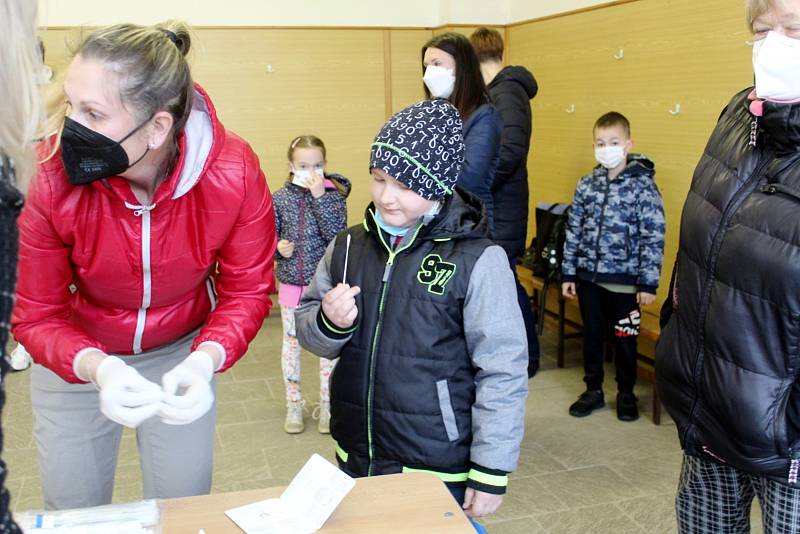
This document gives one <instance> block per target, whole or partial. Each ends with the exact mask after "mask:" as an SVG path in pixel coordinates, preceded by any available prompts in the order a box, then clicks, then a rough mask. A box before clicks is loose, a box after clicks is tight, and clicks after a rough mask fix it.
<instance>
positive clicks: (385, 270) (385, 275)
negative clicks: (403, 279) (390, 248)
mask: <svg viewBox="0 0 800 534" xmlns="http://www.w3.org/2000/svg"><path fill="white" fill-rule="evenodd" d="M394 257H395V253H394V252H391V253H389V259H388V260H386V267H384V268H383V279H382V282H384V283H386V281H387V280H389V271H391V270H392V265H393V264H394Z"/></svg>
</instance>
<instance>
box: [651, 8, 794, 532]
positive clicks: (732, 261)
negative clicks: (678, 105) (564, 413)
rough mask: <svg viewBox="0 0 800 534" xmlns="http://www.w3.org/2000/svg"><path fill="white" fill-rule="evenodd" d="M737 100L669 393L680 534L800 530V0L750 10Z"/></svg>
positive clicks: (690, 235) (670, 346) (679, 270)
mask: <svg viewBox="0 0 800 534" xmlns="http://www.w3.org/2000/svg"><path fill="white" fill-rule="evenodd" d="M747 12H748V22H749V24H750V27H751V29H752V31H753V34H754V37H753V40H754V43H755V45H754V47H753V65H754V70H755V79H756V86H755V89H753V88H749V89H746V90H744V91H742V92H740V93H739V94H738V95H736V96H734V97H733V100H731V102H730V103H729V104H728V106H727V107H726V108H725V110H724V111H723V112H722V115H721V116H720V119H719V122H718V124H717V127H716V129H715V130H714V132H713V134H712V135H711V139H710V140H709V142H708V145H707V146H706V149H705V153H704V155H703V157H702V158H701V160H700V163H699V164H698V166H697V169H696V170H695V174H694V178H693V179H692V184H691V188H690V191H689V196H688V198H687V199H686V203H685V205H684V208H683V216H682V220H681V235H680V244H679V251H678V259H677V262H676V266H675V269H674V271H673V275H672V291H671V295H672V298H671V299H670V300H668V303H667V305H666V306H665V309H664V310H663V313H662V319H663V321H664V325H663V329H662V334H661V339H660V340H659V342H658V346H657V350H656V377H657V386H658V391H659V394H660V395H661V398H662V400H663V402H664V404H665V406H666V407H667V410H668V411H669V412H670V415H672V417H673V419H674V420H675V422H676V424H677V426H678V431H679V436H680V440H681V445H682V447H683V449H684V461H683V470H682V473H681V478H680V484H679V487H678V495H677V499H676V504H677V516H678V526H679V530H680V532H682V533H695V532H703V533H705V532H708V533H712V532H713V533H717V532H737V533H738V532H749V531H750V525H749V521H750V506H751V503H752V500H753V497H754V496H757V497H758V500H759V502H760V504H761V509H762V516H763V521H764V531H765V532H769V533H783V532H786V533H789V532H792V533H796V532H800V483H799V482H798V475H800V385H799V384H798V373H799V372H800V216H799V215H798V214H800V69H798V65H800V29H798V28H800V0H781V1H778V0H748V10H747Z"/></svg>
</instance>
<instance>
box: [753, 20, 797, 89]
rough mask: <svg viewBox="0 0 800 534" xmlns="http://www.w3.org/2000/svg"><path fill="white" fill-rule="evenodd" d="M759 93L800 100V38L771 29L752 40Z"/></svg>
mask: <svg viewBox="0 0 800 534" xmlns="http://www.w3.org/2000/svg"><path fill="white" fill-rule="evenodd" d="M753 72H755V75H756V96H758V98H763V99H764V100H771V101H773V102H793V101H796V100H800V39H792V38H791V37H786V36H785V35H781V34H779V33H776V32H772V31H771V32H769V33H767V36H766V37H765V38H764V39H761V40H760V41H756V42H755V43H754V44H753Z"/></svg>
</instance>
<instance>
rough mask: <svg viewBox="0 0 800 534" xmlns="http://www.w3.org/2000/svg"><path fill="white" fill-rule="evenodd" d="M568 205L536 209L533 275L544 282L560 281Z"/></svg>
mask: <svg viewBox="0 0 800 534" xmlns="http://www.w3.org/2000/svg"><path fill="white" fill-rule="evenodd" d="M569 206H570V205H569V204H560V203H555V204H541V203H540V204H539V205H538V206H537V207H536V238H535V243H534V258H533V265H532V268H533V275H534V276H538V277H539V278H544V279H545V281H553V280H556V281H557V280H561V262H562V261H563V260H564V241H566V239H567V218H568V217H569Z"/></svg>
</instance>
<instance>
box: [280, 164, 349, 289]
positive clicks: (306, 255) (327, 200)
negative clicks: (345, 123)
mask: <svg viewBox="0 0 800 534" xmlns="http://www.w3.org/2000/svg"><path fill="white" fill-rule="evenodd" d="M325 178H326V179H328V180H330V181H331V182H333V183H334V187H331V186H326V187H325V194H324V195H322V196H321V197H320V198H314V197H313V195H312V194H311V191H309V190H308V189H306V188H304V187H299V186H297V185H295V184H293V183H291V182H289V183H287V184H286V185H284V186H283V187H281V188H280V189H278V190H277V191H276V192H275V193H274V194H273V195H272V205H273V206H274V207H275V230H276V232H277V233H278V239H279V240H280V239H286V240H287V241H291V242H292V243H294V254H292V256H290V257H288V258H284V257H283V256H281V255H280V254H277V253H276V254H275V258H276V260H277V263H278V268H277V271H276V276H277V278H278V281H279V282H281V283H283V284H291V285H295V286H307V285H308V284H309V283H310V282H311V278H312V277H313V276H314V271H316V269H317V264H318V263H319V260H320V259H321V258H322V255H323V254H325V247H327V246H328V243H330V242H331V240H332V239H333V238H334V237H336V234H338V233H339V232H341V231H342V230H344V229H345V228H347V205H346V202H345V201H346V199H347V196H348V195H349V194H350V180H348V179H347V178H345V177H344V176H342V175H340V174H327V175H326V176H325Z"/></svg>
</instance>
